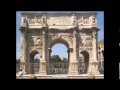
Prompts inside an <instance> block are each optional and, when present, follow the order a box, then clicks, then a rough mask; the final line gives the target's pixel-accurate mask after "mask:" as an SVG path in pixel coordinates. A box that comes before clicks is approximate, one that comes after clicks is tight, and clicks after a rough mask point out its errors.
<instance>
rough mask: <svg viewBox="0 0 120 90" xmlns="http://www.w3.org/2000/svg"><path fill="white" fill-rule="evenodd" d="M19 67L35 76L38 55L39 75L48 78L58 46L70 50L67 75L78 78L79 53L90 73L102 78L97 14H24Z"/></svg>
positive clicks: (21, 28)
mask: <svg viewBox="0 0 120 90" xmlns="http://www.w3.org/2000/svg"><path fill="white" fill-rule="evenodd" d="M21 15H22V22H21V27H20V31H21V57H20V60H21V61H20V64H21V68H22V69H23V71H24V73H25V74H33V73H34V69H33V66H31V63H33V58H34V56H35V54H37V53H39V54H40V55H41V58H40V67H39V73H38V74H39V75H49V74H50V65H49V63H50V62H49V59H50V54H51V48H52V46H53V45H54V44H56V43H62V44H64V45H65V46H66V47H67V49H68V61H69V62H68V73H67V74H68V75H73V72H74V75H79V74H80V73H79V65H78V61H79V58H80V56H79V55H80V54H82V55H83V56H84V60H83V62H86V63H87V72H86V74H88V73H92V74H94V75H99V74H100V73H99V71H98V65H99V61H98V45H97V42H98V41H97V40H98V39H97V38H98V31H99V28H98V25H97V18H96V16H97V13H93V12H92V13H77V12H76V13H21Z"/></svg>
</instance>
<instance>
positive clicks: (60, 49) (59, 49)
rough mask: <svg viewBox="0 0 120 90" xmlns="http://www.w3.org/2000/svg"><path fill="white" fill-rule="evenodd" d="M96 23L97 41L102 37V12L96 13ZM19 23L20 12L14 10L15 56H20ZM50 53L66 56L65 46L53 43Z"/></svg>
mask: <svg viewBox="0 0 120 90" xmlns="http://www.w3.org/2000/svg"><path fill="white" fill-rule="evenodd" d="M97 23H98V27H99V28H100V30H99V32H98V41H100V40H103V39H104V12H98V15H97ZM20 24H21V14H20V12H16V58H17V59H18V58H20V36H21V33H20V31H19V28H20ZM51 55H59V56H60V57H62V58H63V57H65V58H68V53H67V47H66V46H65V45H63V44H55V45H54V46H53V47H52V53H51ZM39 56H40V55H36V56H35V58H36V57H37V58H38V57H39Z"/></svg>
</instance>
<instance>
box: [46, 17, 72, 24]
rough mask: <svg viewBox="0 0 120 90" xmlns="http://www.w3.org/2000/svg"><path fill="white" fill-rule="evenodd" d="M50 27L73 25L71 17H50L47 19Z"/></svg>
mask: <svg viewBox="0 0 120 90" xmlns="http://www.w3.org/2000/svg"><path fill="white" fill-rule="evenodd" d="M47 24H48V25H71V17H69V16H59V17H49V19H47Z"/></svg>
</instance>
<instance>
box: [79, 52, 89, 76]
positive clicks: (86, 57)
mask: <svg viewBox="0 0 120 90" xmlns="http://www.w3.org/2000/svg"><path fill="white" fill-rule="evenodd" d="M81 54H82V57H81V63H82V66H81V72H80V73H82V74H86V73H87V71H88V67H89V53H88V52H87V51H82V52H81Z"/></svg>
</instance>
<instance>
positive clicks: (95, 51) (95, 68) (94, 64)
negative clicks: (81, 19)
mask: <svg viewBox="0 0 120 90" xmlns="http://www.w3.org/2000/svg"><path fill="white" fill-rule="evenodd" d="M92 34H93V61H92V74H99V70H98V65H99V62H98V49H97V36H98V33H97V31H96V30H93V33H92Z"/></svg>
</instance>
